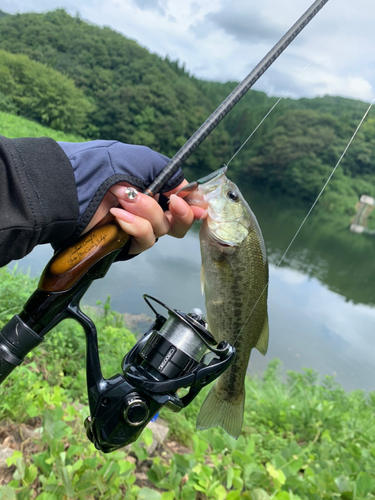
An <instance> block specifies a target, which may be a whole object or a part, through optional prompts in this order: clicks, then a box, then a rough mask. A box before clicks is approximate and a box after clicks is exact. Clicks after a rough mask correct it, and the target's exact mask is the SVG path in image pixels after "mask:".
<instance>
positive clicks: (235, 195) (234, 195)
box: [227, 189, 239, 201]
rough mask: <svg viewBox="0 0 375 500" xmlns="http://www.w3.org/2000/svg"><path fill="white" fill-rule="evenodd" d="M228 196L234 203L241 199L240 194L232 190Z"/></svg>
mask: <svg viewBox="0 0 375 500" xmlns="http://www.w3.org/2000/svg"><path fill="white" fill-rule="evenodd" d="M227 196H228V198H229V199H230V200H232V201H238V199H239V196H238V192H237V191H233V190H232V189H230V190H229V191H228V192H227Z"/></svg>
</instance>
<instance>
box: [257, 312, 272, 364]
mask: <svg viewBox="0 0 375 500" xmlns="http://www.w3.org/2000/svg"><path fill="white" fill-rule="evenodd" d="M268 335H269V331H268V314H266V317H265V318H264V323H263V328H262V332H261V334H260V336H259V339H258V342H257V344H256V346H255V348H256V349H258V351H259V352H260V353H261V354H263V356H264V355H265V354H266V352H267V349H268Z"/></svg>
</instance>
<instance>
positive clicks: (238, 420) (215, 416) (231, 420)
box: [197, 384, 245, 439]
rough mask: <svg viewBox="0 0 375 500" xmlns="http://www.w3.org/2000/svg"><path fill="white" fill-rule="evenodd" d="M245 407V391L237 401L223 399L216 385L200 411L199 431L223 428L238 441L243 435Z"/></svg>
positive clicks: (198, 419)
mask: <svg viewBox="0 0 375 500" xmlns="http://www.w3.org/2000/svg"><path fill="white" fill-rule="evenodd" d="M244 406H245V391H243V393H242V394H241V396H240V397H237V398H236V400H233V399H230V398H223V397H222V396H221V395H220V393H219V391H218V390H217V387H216V384H215V385H214V386H213V387H212V389H211V390H210V392H209V393H208V396H207V397H206V399H205V400H204V402H203V405H202V407H201V409H200V412H199V414H198V418H197V429H209V428H210V427H221V428H222V429H224V430H225V432H227V433H228V434H229V435H230V436H232V437H234V438H235V439H237V438H238V437H239V435H240V434H241V428H242V423H243V413H244Z"/></svg>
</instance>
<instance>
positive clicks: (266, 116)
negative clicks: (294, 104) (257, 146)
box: [226, 63, 310, 167]
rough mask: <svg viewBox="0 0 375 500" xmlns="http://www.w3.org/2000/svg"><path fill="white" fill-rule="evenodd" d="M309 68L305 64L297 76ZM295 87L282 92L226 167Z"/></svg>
mask: <svg viewBox="0 0 375 500" xmlns="http://www.w3.org/2000/svg"><path fill="white" fill-rule="evenodd" d="M309 66H310V63H308V64H307V66H306V67H305V68H304V69H303V70H302V71H301V73H300V74H299V75H298V76H301V75H302V74H303V73H304V72H305V71H306V70H307V68H308V67H309ZM294 85H295V82H293V83H292V84H291V85H290V87H289V88H288V89H286V91H285V92H284V94H283V95H282V96H281V97H279V98H278V100H277V101H276V102H275V104H274V105H273V106H272V108H271V109H270V110H269V111H268V113H266V115H265V116H264V117H263V118H262V119H261V121H260V122H259V123H258V125H257V126H256V127H255V129H254V130H253V131H252V132H251V134H250V135H249V137H248V138H247V139H246V140H245V141H244V142H243V143H242V145H241V146H240V147H239V148H238V149H237V151H236V152H235V153H234V155H233V156H232V158H231V159H230V160H229V161H228V163H226V166H227V167H228V166H229V163H230V162H231V161H232V160H233V158H235V157H236V156H237V155H238V153H239V152H240V151H241V149H242V148H243V147H244V146H245V145H246V144H247V142H248V141H249V140H250V139H251V138H252V137H253V135H254V134H255V132H256V131H257V130H258V128H259V127H260V126H261V125H262V123H263V122H264V121H265V119H266V118H268V116H269V115H270V114H271V113H272V111H273V110H274V109H275V108H276V106H277V105H278V104H279V102H280V101H281V100H282V99H284V97H285V96H286V94H287V92H289V91H290V89H291V88H293V87H294Z"/></svg>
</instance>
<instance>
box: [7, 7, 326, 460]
mask: <svg viewBox="0 0 375 500" xmlns="http://www.w3.org/2000/svg"><path fill="white" fill-rule="evenodd" d="M327 2H328V0H316V1H315V2H314V3H313V4H312V5H311V7H310V8H309V9H308V10H307V11H306V12H305V13H304V14H303V15H302V16H301V17H300V18H299V20H298V21H297V22H296V23H295V24H294V25H293V26H292V28H290V30H289V31H288V32H287V33H286V34H285V35H284V36H283V37H282V38H281V39H280V41H279V42H278V43H277V44H276V45H275V46H274V47H273V48H272V49H271V50H270V51H269V52H268V54H267V55H266V56H265V57H264V58H263V59H262V60H261V61H260V63H259V64H258V65H257V66H256V67H255V68H254V69H253V71H251V73H249V75H248V76H247V77H246V78H245V79H244V80H243V81H242V82H241V83H240V84H239V85H238V86H237V87H236V88H235V89H234V91H233V92H232V93H231V94H230V95H229V96H228V97H227V99H226V100H225V101H224V102H223V103H222V104H221V105H220V106H219V107H218V108H217V109H216V110H215V111H214V112H213V113H212V115H211V116H210V117H209V118H208V119H207V120H206V122H205V123H204V124H203V125H202V126H201V127H200V128H199V129H198V130H197V131H196V132H195V134H194V135H193V136H192V137H191V138H190V139H189V140H188V141H187V142H186V144H185V145H184V146H183V147H182V148H181V149H180V150H179V151H178V152H177V153H176V154H175V155H174V157H173V158H172V159H171V160H170V162H169V163H168V164H167V165H166V167H165V168H164V169H163V171H162V172H161V173H160V174H159V175H158V176H157V177H156V178H155V180H154V181H153V182H152V184H151V185H150V186H149V187H148V189H147V190H146V194H148V195H149V196H154V195H155V194H156V193H157V192H159V191H160V190H161V189H162V187H163V186H164V185H165V183H166V182H167V181H168V180H169V179H170V178H171V177H172V176H173V175H174V174H175V173H176V171H177V170H178V168H179V167H180V166H181V165H182V163H184V161H186V159H187V158H188V157H189V156H190V155H191V154H192V152H193V151H194V150H195V149H196V148H197V147H198V146H199V145H200V144H201V142H202V141H203V140H204V139H205V138H206V137H207V136H208V134H209V133H210V132H211V131H212V130H213V129H214V128H215V127H216V126H217V125H218V123H219V122H220V121H221V120H222V119H223V118H224V116H226V114H227V113H228V112H229V111H230V110H231V109H232V108H233V106H235V104H236V103H237V102H238V101H239V100H240V99H241V98H242V97H243V96H244V94H245V93H246V92H247V91H248V90H249V89H250V88H251V87H252V86H253V85H254V83H255V82H256V81H257V80H258V79H259V78H260V76H261V75H262V74H263V73H264V72H265V71H266V70H267V69H268V68H269V67H270V66H271V64H272V63H273V62H274V61H275V60H276V59H277V57H278V56H279V55H280V54H281V53H282V52H283V51H284V50H285V49H286V47H287V46H288V45H289V44H290V43H291V42H292V41H293V40H294V38H295V37H296V36H297V35H298V34H299V33H300V32H301V31H302V29H303V28H304V27H305V26H306V25H307V24H308V23H309V22H310V21H311V19H313V17H314V16H315V15H316V14H317V13H318V12H319V11H320V9H321V8H322V7H323V6H324V5H325V4H326V3H327ZM129 245H130V237H129V235H127V234H126V233H124V232H123V231H122V230H121V228H120V226H119V225H118V223H117V222H116V221H112V222H110V223H107V224H104V225H103V226H100V227H94V228H93V229H92V230H91V231H89V232H88V233H86V234H85V235H83V236H81V237H80V238H79V239H78V240H77V241H76V242H75V243H74V244H72V245H71V246H70V247H68V248H65V249H61V250H59V251H58V252H57V253H56V254H55V255H54V256H53V257H52V259H51V260H50V261H49V263H48V264H47V266H46V267H45V269H44V271H43V273H42V275H41V277H40V280H39V283H38V288H37V290H35V292H34V293H33V294H32V295H31V297H30V298H29V299H28V301H27V302H26V304H25V305H24V307H23V310H22V311H21V313H20V314H16V315H15V316H14V317H13V318H12V319H11V320H10V321H9V322H8V323H7V324H6V325H5V326H4V327H3V328H2V330H1V331H0V383H2V382H3V381H4V380H5V379H6V378H7V377H8V375H9V374H10V373H11V372H12V371H13V370H14V369H15V367H16V366H18V365H20V364H21V363H22V361H23V360H24V358H25V356H26V355H27V353H29V352H30V351H31V350H32V349H33V348H35V347H37V346H38V345H39V344H40V343H41V342H42V341H43V339H44V336H45V335H46V334H47V333H48V332H49V331H50V330H51V329H52V328H53V327H54V326H56V325H57V324H58V323H59V322H60V321H62V320H63V319H65V318H73V319H75V320H76V321H77V322H78V323H80V324H81V326H82V327H83V329H84V331H85V335H86V346H87V350H86V373H87V390H88V399H89V407H90V416H89V417H88V418H87V419H86V421H85V428H86V432H87V436H88V438H89V439H90V440H91V441H92V442H93V443H94V444H95V446H96V448H97V449H99V450H101V451H103V452H111V451H113V450H115V449H118V448H120V447H122V446H125V445H127V444H129V443H132V442H133V441H135V439H137V438H138V436H139V435H140V434H141V432H142V431H143V429H144V427H145V426H146V425H147V424H148V422H149V421H150V420H151V419H152V418H153V416H154V415H155V414H156V413H157V412H158V411H159V409H160V408H161V407H163V406H166V407H168V408H170V409H171V410H173V411H180V410H181V409H183V408H185V407H186V406H187V405H188V404H190V402H191V401H192V400H193V399H194V398H195V397H196V395H197V394H198V393H199V391H200V390H201V389H202V388H203V387H205V386H206V385H207V384H209V383H211V382H212V381H213V380H215V379H216V378H217V377H218V376H219V375H220V374H221V373H223V371H225V370H226V369H227V368H228V367H229V365H230V364H231V363H232V362H233V360H234V356H235V349H234V347H233V346H231V345H230V344H229V343H228V342H221V343H220V344H219V345H216V343H215V340H214V338H213V337H212V335H211V334H210V332H209V331H208V330H207V323H206V322H205V320H204V318H202V317H201V316H199V315H196V314H194V313H191V314H185V313H183V312H181V311H178V310H176V309H174V310H172V309H170V308H169V307H168V306H166V305H165V304H163V303H162V302H160V301H158V300H157V299H154V298H153V297H149V296H147V295H146V296H144V298H145V300H146V302H147V304H148V305H149V306H150V307H151V309H152V310H153V312H154V313H155V321H154V323H153V325H152V326H151V328H150V329H149V330H148V331H147V332H146V333H145V334H144V335H143V337H142V338H141V339H140V340H139V341H138V342H137V344H136V345H135V346H134V347H133V348H132V349H131V350H130V351H129V353H128V354H126V356H125V357H124V360H123V363H122V367H121V368H122V374H121V375H119V374H117V375H115V376H113V377H111V378H110V379H104V377H103V375H102V371H101V366H100V359H99V349H98V340H97V331H96V328H95V324H94V323H93V321H92V320H91V319H90V318H89V317H87V316H86V315H85V314H84V313H83V312H82V311H81V309H80V300H81V298H82V297H83V295H84V294H85V292H86V291H87V289H88V288H89V286H90V285H91V284H92V282H93V281H94V280H96V279H99V278H102V277H103V276H105V275H106V273H107V271H108V269H109V268H110V266H111V264H112V263H113V261H114V260H115V258H116V256H117V255H118V254H119V252H120V251H123V250H124V249H126V248H128V247H129ZM150 299H151V300H153V301H155V302H157V303H158V304H159V305H160V306H162V307H164V308H166V309H167V311H168V318H165V317H164V316H162V315H161V314H159V313H158V312H157V311H156V309H155V308H154V307H153V306H151V304H150ZM207 350H208V351H209V353H210V354H209V355H208V357H206V354H205V353H206V352H207ZM183 387H184V388H189V391H188V393H187V394H186V395H185V396H184V397H181V398H180V397H179V396H178V395H177V390H178V389H180V388H183Z"/></svg>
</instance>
